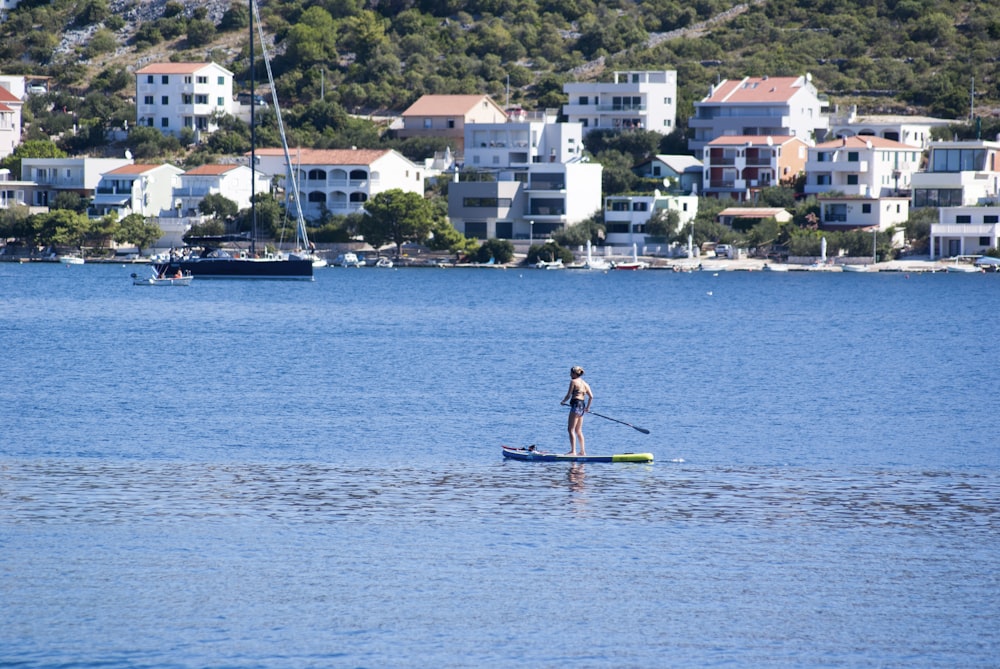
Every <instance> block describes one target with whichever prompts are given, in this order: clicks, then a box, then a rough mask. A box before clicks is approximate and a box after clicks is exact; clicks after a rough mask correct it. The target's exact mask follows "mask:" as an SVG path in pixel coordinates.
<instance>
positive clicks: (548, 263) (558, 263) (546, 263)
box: [535, 258, 566, 269]
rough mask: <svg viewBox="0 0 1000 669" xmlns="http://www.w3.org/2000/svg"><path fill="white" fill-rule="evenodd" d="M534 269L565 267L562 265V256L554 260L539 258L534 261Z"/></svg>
mask: <svg viewBox="0 0 1000 669" xmlns="http://www.w3.org/2000/svg"><path fill="white" fill-rule="evenodd" d="M535 268H536V269H566V266H565V265H563V261H562V258H558V259H556V260H539V261H538V262H536V263H535Z"/></svg>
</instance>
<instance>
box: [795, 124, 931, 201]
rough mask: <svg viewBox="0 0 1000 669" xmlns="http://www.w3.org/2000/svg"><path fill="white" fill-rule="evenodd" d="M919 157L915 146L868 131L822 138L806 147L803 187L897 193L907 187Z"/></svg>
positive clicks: (811, 191) (875, 194) (809, 190)
mask: <svg viewBox="0 0 1000 669" xmlns="http://www.w3.org/2000/svg"><path fill="white" fill-rule="evenodd" d="M920 158H921V151H920V149H919V148H917V147H915V146H912V145H910V144H903V143H902V142H897V141H895V140H891V139H884V138H882V137H874V136H870V135H864V136H858V135H855V136H853V137H841V138H840V139H835V140H833V141H830V142H823V143H822V144H818V145H816V146H813V147H809V149H808V159H807V160H806V167H805V171H806V184H805V189H804V191H805V193H806V194H807V195H816V194H819V193H830V192H833V191H836V192H839V193H842V194H844V195H860V196H865V197H876V198H877V197H883V196H886V197H888V196H891V195H898V194H899V193H900V192H901V191H907V192H908V191H909V189H910V178H911V176H912V175H913V173H914V172H917V171H918V170H919V169H920Z"/></svg>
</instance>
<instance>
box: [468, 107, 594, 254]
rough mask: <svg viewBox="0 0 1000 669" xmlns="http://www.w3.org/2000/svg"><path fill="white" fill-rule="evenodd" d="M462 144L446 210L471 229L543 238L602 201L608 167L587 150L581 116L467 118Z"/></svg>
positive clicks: (480, 234) (475, 233)
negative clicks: (563, 119) (567, 119)
mask: <svg viewBox="0 0 1000 669" xmlns="http://www.w3.org/2000/svg"><path fill="white" fill-rule="evenodd" d="M501 145H502V146H501ZM465 147H466V149H465V163H464V169H461V170H459V171H457V172H456V173H455V181H454V182H453V183H452V184H450V186H449V188H448V216H449V219H450V220H451V223H452V225H453V226H454V227H455V229H456V230H458V231H459V232H461V233H463V234H465V235H466V236H467V237H475V238H478V239H487V238H500V239H529V240H530V239H539V238H541V239H545V238H547V237H548V236H549V235H551V234H552V233H553V232H555V231H557V230H559V229H562V228H564V227H565V226H566V225H571V224H573V223H577V222H579V221H582V220H584V219H586V218H587V217H589V216H592V215H593V214H594V213H595V212H596V211H598V210H599V209H600V208H601V173H602V171H603V168H602V167H601V165H599V164H597V163H591V162H589V161H588V160H587V159H586V158H585V157H584V156H583V155H582V153H583V128H582V126H581V124H579V123H557V122H556V116H555V114H554V112H536V113H523V114H517V115H512V116H511V117H510V119H509V120H508V121H507V122H506V123H474V124H468V125H466V126H465Z"/></svg>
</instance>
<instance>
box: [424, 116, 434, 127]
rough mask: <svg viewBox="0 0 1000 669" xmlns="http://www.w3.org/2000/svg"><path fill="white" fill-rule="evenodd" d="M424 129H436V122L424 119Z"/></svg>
mask: <svg viewBox="0 0 1000 669" xmlns="http://www.w3.org/2000/svg"><path fill="white" fill-rule="evenodd" d="M424 127H425V128H433V127H434V121H433V120H431V119H429V118H425V119H424Z"/></svg>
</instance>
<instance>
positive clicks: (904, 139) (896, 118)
mask: <svg viewBox="0 0 1000 669" xmlns="http://www.w3.org/2000/svg"><path fill="white" fill-rule="evenodd" d="M952 123H954V121H949V120H947V119H943V118H934V117H931V116H902V115H893V114H864V115H859V114H858V108H857V105H852V106H851V107H850V109H849V110H848V111H847V113H844V114H841V113H840V110H839V109H838V110H835V111H834V113H833V114H832V115H831V116H830V132H829V136H830V137H831V138H839V137H853V136H855V135H859V136H866V137H867V136H871V137H881V138H882V139H891V140H893V141H896V142H900V143H902V144H907V145H909V146H914V147H916V148H918V149H926V148H927V146H928V145H929V144H930V142H931V130H933V129H934V128H947V127H948V126H949V125H950V124H952Z"/></svg>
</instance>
